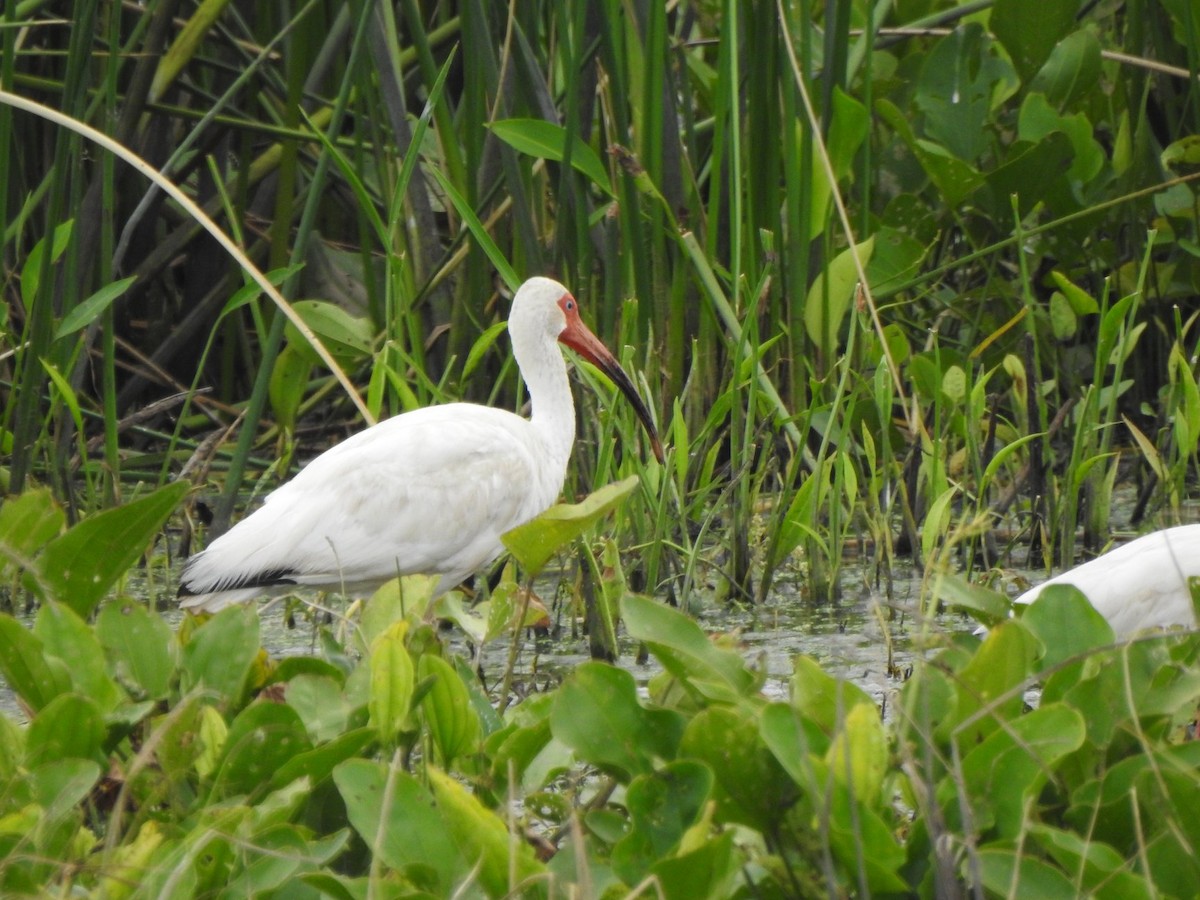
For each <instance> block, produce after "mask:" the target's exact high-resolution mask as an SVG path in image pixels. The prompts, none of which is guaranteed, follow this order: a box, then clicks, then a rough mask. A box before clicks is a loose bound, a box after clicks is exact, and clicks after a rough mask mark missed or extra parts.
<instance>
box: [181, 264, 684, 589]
mask: <svg viewBox="0 0 1200 900" xmlns="http://www.w3.org/2000/svg"><path fill="white" fill-rule="evenodd" d="M508 333H509V338H510V339H511V341H512V348H513V355H514V356H515V357H516V360H517V366H518V368H519V369H520V371H521V376H522V377H523V378H524V380H525V384H526V386H527V387H528V389H529V401H530V404H531V406H532V409H533V412H532V415H531V417H530V418H528V419H525V418H523V417H521V416H519V415H516V414H515V413H511V412H508V411H506V410H500V409H492V408H490V407H486V406H477V405H475V404H472V403H450V404H446V405H443V406H432V407H427V408H425V409H418V410H414V411H412V412H407V413H404V414H402V415H399V416H395V417H393V418H391V419H387V420H385V421H383V422H380V423H379V424H377V425H373V426H371V427H370V428H368V429H366V430H365V431H362V432H360V433H358V434H356V435H354V436H353V437H351V438H348V439H346V440H345V441H343V442H342V443H340V444H337V445H336V446H334V447H332V448H331V449H329V450H327V451H326V452H324V453H322V454H321V455H320V456H318V457H317V458H316V459H314V460H313V461H312V462H311V463H309V464H308V465H307V466H306V467H305V468H304V469H303V470H301V472H300V473H299V474H298V475H297V476H296V477H295V478H293V479H292V480H291V481H290V482H288V483H287V484H285V485H283V486H282V487H280V488H279V489H278V490H276V491H274V492H273V493H271V494H270V495H269V496H268V497H267V499H266V501H265V502H264V504H263V506H262V507H261V508H260V509H258V510H257V511H255V512H254V513H253V514H252V515H250V516H248V517H246V518H245V519H243V520H242V521H241V522H239V523H238V524H237V525H236V526H234V527H233V528H232V529H230V530H229V531H228V532H226V533H225V534H223V535H221V536H220V537H219V538H217V539H216V540H215V541H213V542H212V544H210V545H209V546H208V548H207V549H205V550H203V551H201V552H200V553H197V554H196V555H195V556H193V557H191V559H189V560H188V561H187V563H186V564H185V565H184V569H183V574H182V576H181V578H180V583H179V596H180V597H182V598H184V599H183V600H182V602H181V604H180V605H181V606H183V607H184V608H186V609H192V610H201V611H206V612H216V611H218V610H220V609H223V608H224V607H226V606H228V605H230V604H233V603H242V602H245V601H247V600H250V599H253V598H254V597H259V596H270V595H278V594H283V593H288V592H289V591H291V590H292V589H294V588H295V587H309V588H316V589H323V590H334V591H339V592H342V593H349V594H364V593H369V592H372V591H374V590H375V589H376V588H377V587H379V586H380V585H381V584H383V583H384V582H386V581H388V580H390V579H392V578H395V577H396V576H398V575H410V574H416V573H421V574H427V575H440V576H441V578H440V579H439V581H438V588H437V590H438V591H439V592H441V591H444V590H448V589H449V588H452V587H454V586H455V585H457V584H458V583H459V582H460V581H462V580H463V579H464V578H466V577H467V576H468V575H470V574H471V573H473V572H475V571H476V570H478V569H480V568H482V567H483V566H485V565H487V564H488V563H489V562H491V561H492V560H494V559H495V558H496V557H498V556H499V555H500V553H501V552H502V551H503V549H504V548H503V545H502V544H501V542H500V535H501V534H503V533H504V532H506V531H508V530H509V529H510V528H514V527H516V526H517V525H520V524H522V523H524V522H527V521H529V520H530V519H532V518H534V517H535V516H537V515H538V514H539V513H541V512H543V511H544V510H546V509H547V508H549V507H550V505H551V504H553V503H554V502H555V500H557V499H558V495H559V493H560V492H561V491H562V486H563V480H564V479H565V477H566V471H567V459H568V457H569V456H570V454H571V446H572V445H573V444H574V442H575V404H574V401H573V400H572V397H571V388H570V384H569V383H568V380H567V365H566V361H565V360H564V359H563V355H562V352H561V350H560V349H559V348H558V344H559V343H560V342H561V343H563V344H566V345H567V346H568V347H570V348H571V349H573V350H574V351H575V352H577V353H578V354H579V355H580V356H582V357H584V358H585V359H587V360H589V361H590V362H592V363H593V364H594V365H596V367H597V368H599V369H600V370H601V371H602V372H604V373H605V374H606V375H607V376H608V377H609V378H610V379H612V381H613V382H614V383H615V384H616V385H617V387H619V388H620V389H621V390H622V391H623V392H624V393H625V395H626V396H627V397H628V398H629V401H630V403H632V404H633V408H634V410H635V411H636V413H637V415H638V417H639V418H640V419H641V420H642V423H643V424H644V425H645V427H646V431H647V432H648V433H649V436H650V443H651V446H652V448H653V450H654V454H655V456H656V457H658V459H659V460H660V461H661V460H662V445H661V444H660V442H659V439H658V434H657V432H656V431H655V429H654V423H653V421H652V420H651V418H650V412H649V410H648V409H647V408H646V406H645V404H644V403H643V402H642V399H641V397H639V396H638V393H637V391H636V390H635V389H634V387H633V383H632V382H631V381H630V380H629V376H628V375H626V374H625V372H624V370H622V368H621V366H620V365H619V364H618V363H617V361H616V359H615V358H614V357H613V355H612V354H611V353H609V351H608V350H607V349H606V348H605V346H604V345H603V344H602V343H601V342H600V340H599V339H598V338H597V337H596V336H595V335H594V334H592V332H591V331H590V330H589V329H588V327H587V326H586V325H584V324H583V321H582V320H581V319H580V318H579V309H578V303H577V301H576V300H575V298H574V297H573V296H571V294H570V293H569V292H568V291H567V289H566V288H564V287H563V286H562V285H561V284H559V283H558V282H556V281H552V280H551V279H549V278H531V279H529V280H528V281H526V282H525V283H524V284H523V285H521V288H520V290H518V291H517V295H516V297H515V298H513V303H512V312H511V314H510V316H509V319H508Z"/></svg>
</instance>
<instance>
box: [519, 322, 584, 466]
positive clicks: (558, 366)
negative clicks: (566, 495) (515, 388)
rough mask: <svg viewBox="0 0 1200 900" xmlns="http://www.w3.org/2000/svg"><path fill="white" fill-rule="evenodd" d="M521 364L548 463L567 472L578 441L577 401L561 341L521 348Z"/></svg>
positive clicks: (532, 420)
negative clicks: (572, 394)
mask: <svg viewBox="0 0 1200 900" xmlns="http://www.w3.org/2000/svg"><path fill="white" fill-rule="evenodd" d="M526 357H529V358H526ZM517 366H518V367H519V368H520V370H521V376H522V377H523V378H524V379H525V386H526V387H527V388H528V389H529V404H530V406H531V407H532V409H533V412H532V414H531V415H530V423H531V424H532V425H533V427H534V428H535V429H536V430H537V432H538V434H539V436H540V437H541V439H542V441H543V442H544V444H545V449H546V453H547V464H548V465H549V466H550V468H551V471H554V472H556V473H557V472H561V473H562V475H563V476H565V474H566V471H567V460H568V459H569V458H570V456H571V447H572V445H573V444H574V443H575V401H574V399H573V398H572V396H571V384H570V381H569V380H568V379H567V363H566V360H564V359H563V355H562V351H561V350H560V349H559V347H558V344H557V343H542V344H537V345H534V346H533V347H529V348H525V352H519V353H518V354H517ZM559 488H560V489H561V484H560V485H559Z"/></svg>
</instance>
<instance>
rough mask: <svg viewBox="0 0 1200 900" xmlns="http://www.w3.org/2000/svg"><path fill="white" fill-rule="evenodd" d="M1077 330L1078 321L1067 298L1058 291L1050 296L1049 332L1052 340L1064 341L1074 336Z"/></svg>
mask: <svg viewBox="0 0 1200 900" xmlns="http://www.w3.org/2000/svg"><path fill="white" fill-rule="evenodd" d="M1078 328H1079V319H1078V318H1076V316H1075V310H1073V309H1072V308H1071V304H1070V303H1069V302H1068V301H1067V298H1066V297H1065V296H1063V294H1061V293H1060V292H1058V291H1055V292H1054V293H1053V294H1051V295H1050V330H1051V331H1053V332H1054V339H1055V340H1058V341H1065V340H1067V339H1069V338H1072V337H1074V336H1075V332H1076V331H1077V330H1078Z"/></svg>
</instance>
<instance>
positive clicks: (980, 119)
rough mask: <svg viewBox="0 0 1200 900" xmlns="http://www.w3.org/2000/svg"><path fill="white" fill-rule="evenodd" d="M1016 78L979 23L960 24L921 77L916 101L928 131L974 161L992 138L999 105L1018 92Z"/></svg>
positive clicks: (956, 154)
mask: <svg viewBox="0 0 1200 900" xmlns="http://www.w3.org/2000/svg"><path fill="white" fill-rule="evenodd" d="M1015 80H1016V79H1015V76H1014V73H1013V71H1012V68H1011V67H1010V66H1009V64H1008V63H1007V62H1006V61H1005V60H1003V59H1002V58H1001V57H999V56H997V55H996V54H995V53H994V52H993V50H992V42H991V39H990V38H989V37H988V36H987V35H986V34H985V33H984V30H983V28H982V27H981V26H980V25H979V24H978V23H975V22H971V23H968V24H966V25H964V26H962V27H960V28H956V29H955V30H954V31H952V32H951V33H950V34H948V35H946V36H945V37H943V38H942V39H940V40H939V41H938V42H937V43H936V44H935V45H934V47H933V49H932V50H931V51H930V53H929V54H928V55H927V56H926V57H925V64H924V65H923V66H922V68H921V73H920V76H919V77H918V79H917V83H916V86H915V92H914V96H913V102H914V104H915V105H916V107H917V109H919V110H920V111H921V112H922V113H923V114H924V134H925V135H926V136H927V137H929V138H930V139H931V140H933V141H936V142H937V143H938V144H940V145H941V146H942V147H945V148H946V150H947V151H949V153H950V154H951V155H952V156H954V157H955V158H956V159H959V160H961V161H962V162H965V163H974V162H975V161H976V160H978V159H979V158H980V157H981V156H982V155H983V153H984V151H985V150H986V149H987V148H988V147H989V146H990V144H991V139H990V136H989V129H988V128H987V127H985V126H986V125H987V124H988V120H989V118H990V114H991V111H992V108H993V105H994V104H995V103H997V102H998V101H999V100H1001V99H1003V98H1004V97H1005V96H1007V95H1008V94H1011V93H1012V91H1013V89H1015V87H1016V85H1015Z"/></svg>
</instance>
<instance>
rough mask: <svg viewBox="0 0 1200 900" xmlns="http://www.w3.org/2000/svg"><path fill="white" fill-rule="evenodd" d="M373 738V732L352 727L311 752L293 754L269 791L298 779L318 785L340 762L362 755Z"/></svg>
mask: <svg viewBox="0 0 1200 900" xmlns="http://www.w3.org/2000/svg"><path fill="white" fill-rule="evenodd" d="M375 738H376V735H375V729H373V728H355V729H353V730H351V731H346V732H343V733H341V734H339V735H338V736H337V737H335V738H333V739H332V740H330V741H327V742H326V743H324V744H320V745H319V746H316V747H313V748H312V749H311V750H305V751H302V752H300V753H297V754H296V755H295V756H293V757H292V758H291V759H289V760H288V761H287V762H285V763H284V764H283V765H281V766H280V767H279V768H278V769H276V770H275V772H274V774H273V775H272V776H271V788H272V789H278V788H282V787H284V786H285V785H288V784H291V783H292V782H294V781H296V780H297V779H300V778H304V779H307V781H308V783H309V784H310V785H314V786H315V785H318V784H320V783H321V782H322V781H324V780H325V779H326V778H328V777H329V775H330V773H332V772H333V771H334V770H335V769H336V768H337V767H338V766H340V765H341V764H342V763H343V762H345V761H346V760H348V759H350V758H351V757H354V756H357V755H358V754H360V753H362V751H363V750H364V748H366V747H367V746H368V745H369V744H371V743H372V742H373V741H374V740H375Z"/></svg>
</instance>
